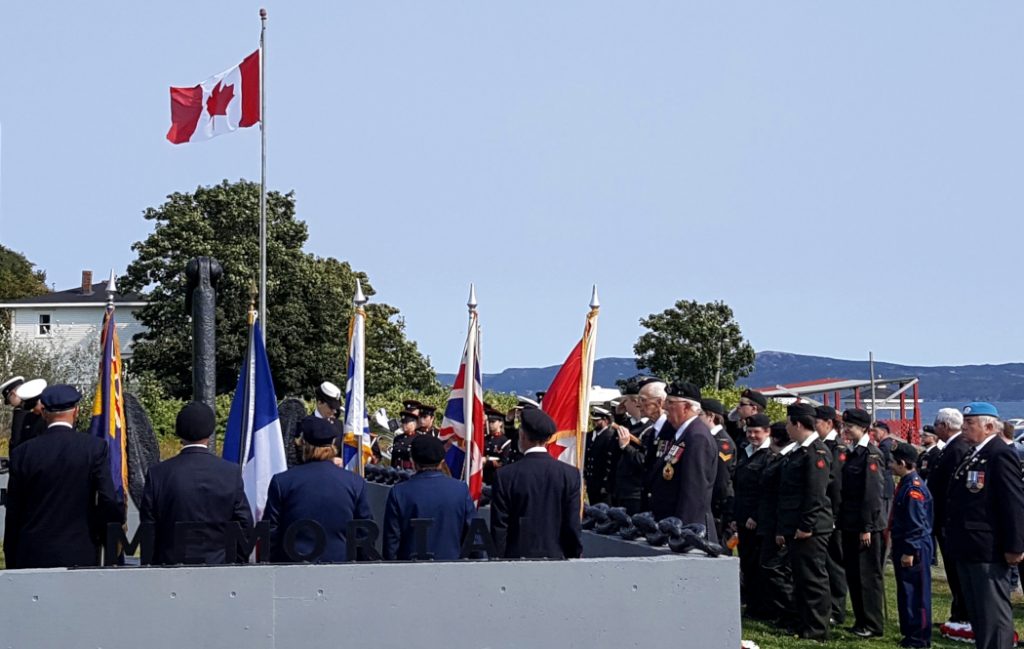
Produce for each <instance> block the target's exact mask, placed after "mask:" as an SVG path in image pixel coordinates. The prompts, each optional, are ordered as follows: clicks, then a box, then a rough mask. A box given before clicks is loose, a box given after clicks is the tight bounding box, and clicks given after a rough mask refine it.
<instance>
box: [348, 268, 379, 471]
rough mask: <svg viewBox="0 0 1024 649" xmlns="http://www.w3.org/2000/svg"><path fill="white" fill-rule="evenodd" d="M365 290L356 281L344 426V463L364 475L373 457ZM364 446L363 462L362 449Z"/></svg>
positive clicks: (350, 332)
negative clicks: (360, 449)
mask: <svg viewBox="0 0 1024 649" xmlns="http://www.w3.org/2000/svg"><path fill="white" fill-rule="evenodd" d="M365 302H366V298H365V297H363V287H362V286H361V285H360V284H359V280H356V307H355V309H354V310H353V312H352V320H351V322H349V325H348V370H347V374H348V382H347V383H346V384H345V425H344V428H343V430H344V435H345V437H344V443H343V444H342V445H341V447H342V460H344V462H345V468H346V469H348V470H349V471H355V472H356V473H359V474H360V475H362V473H363V466H365V464H366V461H367V460H368V459H369V458H370V457H372V456H373V449H372V443H371V442H370V417H369V415H368V414H367V411H366V310H365V309H364V308H363V303H365ZM360 446H362V449H363V453H362V461H360V454H359V452H358V449H359V447H360Z"/></svg>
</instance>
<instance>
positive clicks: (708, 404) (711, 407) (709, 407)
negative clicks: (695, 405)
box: [700, 399, 725, 417]
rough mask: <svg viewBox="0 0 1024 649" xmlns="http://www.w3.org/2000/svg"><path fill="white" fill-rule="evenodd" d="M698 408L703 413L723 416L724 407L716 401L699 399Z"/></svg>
mask: <svg viewBox="0 0 1024 649" xmlns="http://www.w3.org/2000/svg"><path fill="white" fill-rule="evenodd" d="M700 408H701V410H703V411H704V412H713V413H715V414H716V415H722V416H723V417H724V416H725V406H723V405H722V402H721V401H719V400H718V399H701V400H700Z"/></svg>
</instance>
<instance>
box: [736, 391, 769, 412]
mask: <svg viewBox="0 0 1024 649" xmlns="http://www.w3.org/2000/svg"><path fill="white" fill-rule="evenodd" d="M740 397H742V398H743V399H749V400H751V401H753V402H754V403H756V404H757V405H759V406H761V407H762V408H767V407H768V397H766V396H764V395H763V394H761V393H760V392H758V391H757V390H744V391H743V394H741V395H740Z"/></svg>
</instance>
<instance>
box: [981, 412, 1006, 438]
mask: <svg viewBox="0 0 1024 649" xmlns="http://www.w3.org/2000/svg"><path fill="white" fill-rule="evenodd" d="M978 419H979V420H980V423H981V425H982V426H983V427H984V426H988V425H989V424H991V425H992V426H993V427H995V428H997V429H998V430H996V434H997V435H998V434H1000V433H1002V432H1003V420H1002V419H1000V418H999V417H993V416H992V415H978Z"/></svg>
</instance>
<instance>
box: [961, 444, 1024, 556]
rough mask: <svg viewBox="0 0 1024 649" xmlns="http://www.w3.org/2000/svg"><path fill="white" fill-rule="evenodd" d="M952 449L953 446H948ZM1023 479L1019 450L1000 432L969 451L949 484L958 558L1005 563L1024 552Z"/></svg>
mask: <svg viewBox="0 0 1024 649" xmlns="http://www.w3.org/2000/svg"><path fill="white" fill-rule="evenodd" d="M947 448H948V447H947ZM1021 512H1024V482H1022V481H1021V467H1020V461H1019V460H1018V459H1017V453H1016V452H1015V451H1014V450H1013V448H1011V447H1010V446H1008V445H1007V444H1006V443H1004V442H1003V440H1002V439H1000V438H999V437H998V436H996V437H995V438H994V439H990V440H989V441H988V443H986V444H985V446H983V447H982V448H981V450H979V451H978V452H977V453H976V454H975V455H974V456H973V457H972V456H971V455H970V454H968V456H967V457H966V458H965V459H964V461H963V462H961V463H960V466H959V467H957V469H956V471H954V472H953V478H952V479H951V480H950V483H949V494H948V501H947V502H946V525H945V535H946V536H945V538H946V543H947V546H948V548H949V554H950V556H951V557H952V558H953V559H954V560H956V561H966V562H980V563H1000V562H1003V561H1005V558H1004V557H1003V554H1004V553H1007V552H1013V553H1021V552H1024V516H1022V515H1021Z"/></svg>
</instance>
